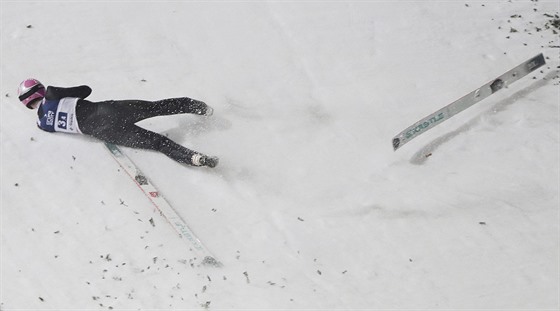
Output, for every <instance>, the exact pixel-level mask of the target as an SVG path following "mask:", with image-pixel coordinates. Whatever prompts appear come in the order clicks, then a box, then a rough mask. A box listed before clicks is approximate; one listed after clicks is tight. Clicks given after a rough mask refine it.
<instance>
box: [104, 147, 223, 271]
mask: <svg viewBox="0 0 560 311" xmlns="http://www.w3.org/2000/svg"><path fill="white" fill-rule="evenodd" d="M105 146H106V147H107V149H109V151H110V152H111V155H112V156H113V158H114V159H115V160H116V161H117V162H118V163H119V165H120V166H121V167H122V168H123V169H124V171H125V172H126V173H127V175H128V176H129V177H130V178H131V179H132V180H133V181H134V183H136V185H137V186H138V188H140V190H142V192H144V194H145V195H146V197H147V198H148V199H149V200H150V202H151V203H152V204H153V205H154V207H155V208H156V209H157V210H158V211H159V213H160V215H161V216H162V217H163V218H165V219H166V220H167V222H169V224H171V226H172V227H173V229H174V230H175V231H176V232H177V233H178V234H179V237H181V238H182V239H183V240H184V241H185V242H186V243H187V244H188V246H189V250H190V251H191V252H193V255H194V256H195V257H193V258H192V261H191V263H192V264H202V265H209V266H221V264H220V262H218V261H217V260H216V259H215V257H214V256H212V254H211V253H210V252H209V251H208V250H207V249H206V247H204V245H203V244H202V242H200V240H199V239H198V238H197V237H196V236H195V235H194V233H193V232H192V231H191V229H190V228H189V227H188V226H187V223H186V222H185V221H184V220H183V219H182V218H181V217H180V216H179V215H178V214H177V213H176V212H175V210H174V209H173V208H172V207H171V205H169V203H168V202H167V201H166V200H165V199H164V198H163V196H161V194H160V193H159V191H158V190H157V189H156V188H155V187H154V185H153V184H152V183H150V181H149V180H148V178H146V175H144V174H143V173H142V172H141V171H140V170H139V169H138V168H137V167H136V165H134V163H132V161H131V160H130V159H129V158H128V157H127V156H126V155H125V154H124V153H122V151H121V150H120V149H119V147H117V146H116V145H113V144H110V143H105Z"/></svg>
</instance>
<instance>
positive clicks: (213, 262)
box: [202, 256, 223, 268]
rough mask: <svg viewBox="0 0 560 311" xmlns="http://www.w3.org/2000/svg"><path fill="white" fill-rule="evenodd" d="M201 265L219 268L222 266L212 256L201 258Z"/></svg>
mask: <svg viewBox="0 0 560 311" xmlns="http://www.w3.org/2000/svg"><path fill="white" fill-rule="evenodd" d="M202 265H203V266H205V267H214V268H220V267H223V265H222V263H221V262H219V261H218V260H217V259H216V258H214V257H212V256H206V257H204V259H203V260H202Z"/></svg>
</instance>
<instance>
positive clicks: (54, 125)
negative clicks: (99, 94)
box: [18, 79, 218, 167]
mask: <svg viewBox="0 0 560 311" xmlns="http://www.w3.org/2000/svg"><path fill="white" fill-rule="evenodd" d="M91 92H92V90H91V88H90V87H89V86H87V85H81V86H76V87H68V88H63V87H54V86H48V87H47V88H46V89H45V87H44V85H43V84H41V82H39V81H37V80H36V79H27V80H24V81H23V82H21V84H20V85H19V88H18V96H19V100H20V101H21V102H22V103H23V104H24V105H25V106H26V107H27V108H29V109H38V112H37V116H38V120H37V125H38V126H39V128H40V129H42V130H44V131H47V132H64V133H77V134H85V135H89V136H92V137H95V138H97V139H100V140H102V141H105V142H108V143H112V144H115V145H121V146H125V147H132V148H140V149H150V150H155V151H159V152H161V153H163V154H165V155H167V156H168V157H170V158H172V159H173V160H175V161H177V162H179V163H182V164H188V165H193V166H208V167H215V166H216V165H218V158H217V157H209V156H207V155H204V154H201V153H199V152H195V151H193V150H190V149H188V148H186V147H183V146H181V145H179V144H177V143H176V142H174V141H172V140H171V139H169V138H167V137H165V136H163V135H161V134H158V133H155V132H152V131H149V130H146V129H144V128H142V127H139V126H137V125H136V124H135V123H137V122H139V121H141V120H144V119H148V118H152V117H156V116H164V115H174V114H182V113H191V114H197V115H201V116H211V115H212V113H213V109H212V108H211V107H210V106H208V105H206V104H205V103H204V102H201V101H198V100H194V99H191V98H188V97H181V98H168V99H163V100H158V101H144V100H108V101H101V102H91V101H88V100H86V99H85V98H86V97H88V96H89V95H90V94H91Z"/></svg>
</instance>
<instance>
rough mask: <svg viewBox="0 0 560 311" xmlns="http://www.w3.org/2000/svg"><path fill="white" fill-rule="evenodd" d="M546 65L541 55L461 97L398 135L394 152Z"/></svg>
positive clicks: (394, 138)
mask: <svg viewBox="0 0 560 311" xmlns="http://www.w3.org/2000/svg"><path fill="white" fill-rule="evenodd" d="M544 64H545V60H544V56H543V54H542V53H541V54H539V55H537V56H535V57H533V58H531V59H529V60H527V61H525V62H523V63H522V64H520V65H518V66H517V67H514V68H513V69H511V70H509V71H508V72H506V73H504V74H503V75H501V76H499V77H497V78H496V79H493V80H491V81H489V82H488V83H486V84H485V85H483V86H481V87H480V88H478V89H476V90H474V91H472V92H470V93H469V94H467V95H465V96H463V97H461V98H460V99H458V100H456V101H454V102H452V103H451V104H449V105H447V106H445V107H443V108H441V109H440V110H438V111H436V112H434V113H432V114H431V115H429V116H427V117H425V118H423V119H421V120H420V121H418V122H416V123H414V124H413V125H411V126H409V127H408V128H406V129H405V130H404V131H402V132H400V133H399V134H398V135H396V136H395V137H393V141H392V143H393V149H394V150H397V149H399V148H400V147H402V146H403V145H404V144H406V143H408V142H409V141H411V140H412V139H414V138H416V137H418V136H420V135H421V134H423V133H425V132H426V131H428V130H430V129H432V128H433V127H435V126H436V125H438V124H441V123H442V122H444V121H445V120H448V119H449V118H451V117H453V116H454V115H456V114H458V113H459V112H461V111H463V110H465V109H467V108H469V107H471V106H472V105H474V104H476V103H478V102H479V101H481V100H483V99H485V98H486V97H488V96H490V95H492V94H494V93H496V92H497V91H499V90H501V89H502V88H504V87H507V86H508V85H510V84H512V83H513V82H515V81H517V80H519V79H521V78H522V77H524V76H526V75H528V74H529V73H531V72H532V71H534V70H535V69H537V68H539V67H541V66H542V65H544Z"/></svg>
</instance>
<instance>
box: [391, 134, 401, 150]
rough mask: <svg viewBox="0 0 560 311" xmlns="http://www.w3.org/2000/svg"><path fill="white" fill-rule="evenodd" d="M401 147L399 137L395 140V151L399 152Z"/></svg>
mask: <svg viewBox="0 0 560 311" xmlns="http://www.w3.org/2000/svg"><path fill="white" fill-rule="evenodd" d="M400 146H401V139H400V138H398V137H395V138H393V151H397V149H399V147H400Z"/></svg>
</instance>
